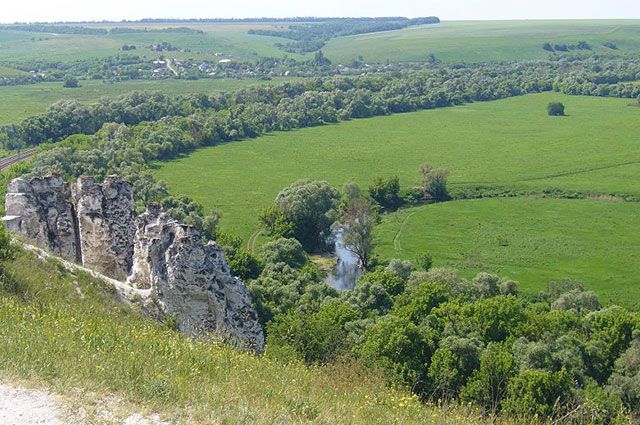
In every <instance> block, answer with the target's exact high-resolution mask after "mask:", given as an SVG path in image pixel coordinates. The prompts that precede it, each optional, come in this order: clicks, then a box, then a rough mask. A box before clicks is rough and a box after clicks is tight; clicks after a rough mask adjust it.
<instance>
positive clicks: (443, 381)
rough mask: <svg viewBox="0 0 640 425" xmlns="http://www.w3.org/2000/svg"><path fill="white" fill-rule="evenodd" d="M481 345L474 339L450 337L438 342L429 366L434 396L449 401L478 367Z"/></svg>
mask: <svg viewBox="0 0 640 425" xmlns="http://www.w3.org/2000/svg"><path fill="white" fill-rule="evenodd" d="M481 345H482V343H481V342H480V341H479V340H477V339H475V338H461V337H455V336H450V337H447V338H444V339H443V340H442V341H440V344H439V347H438V349H437V350H436V351H435V353H434V354H433V357H432V359H431V365H430V366H429V372H428V377H429V381H430V384H431V386H432V388H433V394H434V396H436V395H437V396H439V398H442V399H445V400H450V399H452V398H454V397H455V396H456V395H457V394H458V393H459V392H460V389H461V388H462V387H463V386H464V385H465V384H466V382H467V379H469V377H470V376H471V374H472V373H473V372H474V371H475V370H476V369H478V367H479V366H480V352H481V349H482V346H481Z"/></svg>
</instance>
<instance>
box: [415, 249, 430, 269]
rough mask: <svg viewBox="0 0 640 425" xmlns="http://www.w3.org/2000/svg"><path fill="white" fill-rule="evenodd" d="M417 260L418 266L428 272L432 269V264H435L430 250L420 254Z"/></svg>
mask: <svg viewBox="0 0 640 425" xmlns="http://www.w3.org/2000/svg"><path fill="white" fill-rule="evenodd" d="M416 262H417V263H418V268H420V269H422V270H424V271H425V272H428V271H429V270H430V269H431V266H433V257H432V256H431V254H429V253H428V252H423V253H421V254H418V257H417V258H416Z"/></svg>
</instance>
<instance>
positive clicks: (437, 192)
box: [420, 164, 449, 201]
mask: <svg viewBox="0 0 640 425" xmlns="http://www.w3.org/2000/svg"><path fill="white" fill-rule="evenodd" d="M420 174H422V190H423V192H424V196H425V197H428V198H431V199H434V200H436V201H444V200H447V199H448V198H449V192H448V191H447V176H448V175H449V170H447V169H445V168H434V167H433V166H432V165H429V164H422V165H421V166H420Z"/></svg>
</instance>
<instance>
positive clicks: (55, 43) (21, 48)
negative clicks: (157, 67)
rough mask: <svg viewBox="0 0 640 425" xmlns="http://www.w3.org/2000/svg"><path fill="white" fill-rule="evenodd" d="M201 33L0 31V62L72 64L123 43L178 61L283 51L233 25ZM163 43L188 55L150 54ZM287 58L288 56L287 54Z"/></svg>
mask: <svg viewBox="0 0 640 425" xmlns="http://www.w3.org/2000/svg"><path fill="white" fill-rule="evenodd" d="M193 27H194V28H196V29H202V30H203V31H205V32H204V34H198V33H160V32H152V31H149V32H145V33H130V34H115V35H110V34H109V35H99V36H98V35H72V34H48V33H30V32H20V31H11V30H6V29H5V30H0V62H23V61H28V60H42V58H47V60H50V61H73V60H82V59H90V58H95V57H105V56H112V55H116V54H120V53H122V52H121V51H120V48H121V47H122V46H123V45H124V44H132V45H135V46H136V47H137V48H138V49H137V50H136V51H134V52H130V54H134V55H138V56H143V57H147V58H157V57H158V56H160V55H162V54H164V55H165V56H169V57H175V58H179V59H184V58H194V59H203V60H205V59H206V60H218V59H219V58H216V57H214V56H213V54H214V53H224V54H225V55H226V56H227V57H230V58H233V59H236V60H252V59H255V58H257V57H258V56H275V57H281V56H284V55H285V52H283V51H281V50H279V49H278V48H276V47H275V44H276V43H277V42H279V41H281V40H280V39H279V38H274V37H265V36H258V35H249V34H247V32H246V30H248V29H249V27H245V28H243V30H242V31H239V30H238V28H237V27H236V26H235V25H232V24H231V25H227V26H225V25H217V26H215V27H209V26H203V27H202V28H199V27H198V26H197V25H195V26H193ZM162 41H166V42H168V43H171V44H172V45H173V46H176V47H178V48H188V49H191V52H162V53H160V52H152V51H151V50H150V49H148V48H147V46H149V45H150V44H153V43H159V42H162ZM290 56H291V55H290Z"/></svg>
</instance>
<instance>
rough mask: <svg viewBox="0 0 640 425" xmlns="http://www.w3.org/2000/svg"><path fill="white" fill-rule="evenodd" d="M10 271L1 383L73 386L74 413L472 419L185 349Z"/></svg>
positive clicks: (411, 400)
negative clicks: (84, 409)
mask: <svg viewBox="0 0 640 425" xmlns="http://www.w3.org/2000/svg"><path fill="white" fill-rule="evenodd" d="M8 271H9V274H10V275H11V276H12V277H13V278H12V279H9V280H5V281H3V282H2V284H0V328H1V329H2V333H1V335H0V376H3V377H8V378H9V379H27V380H33V379H36V380H44V381H45V383H46V384H48V385H50V386H52V387H53V389H54V390H56V391H59V392H61V393H63V394H67V395H68V394H70V392H71V393H74V391H75V390H74V389H76V388H82V391H81V392H80V394H79V395H78V397H80V398H81V399H80V400H79V401H78V400H74V401H75V403H76V404H82V401H83V400H82V397H83V396H86V395H87V394H91V393H97V396H96V395H91V396H90V397H91V399H92V400H90V401H93V400H95V399H96V398H98V399H100V398H101V397H111V398H112V396H113V395H115V396H116V397H118V398H121V399H124V400H126V401H127V402H128V403H130V404H132V405H134V406H135V409H136V410H138V411H141V410H142V411H152V412H158V413H160V414H162V416H163V417H164V418H166V419H171V420H172V423H176V424H179V423H184V424H205V423H206V424H211V423H216V424H217V423H221V424H273V423H318V424H336V423H350V424H376V423H377V424H419V423H420V424H423V423H426V424H430V423H442V421H443V420H445V419H446V422H447V423H452V424H458V423H459V424H471V423H478V422H479V421H478V420H474V419H473V416H470V415H467V414H465V413H464V412H463V411H460V410H455V411H446V410H439V409H434V408H428V407H424V406H422V405H421V404H420V403H419V402H418V401H417V400H416V398H415V397H411V396H410V395H409V394H408V393H407V392H404V391H396V390H391V389H388V388H386V387H385V385H384V383H383V381H382V380H381V379H380V378H379V377H378V376H377V375H376V374H374V373H372V372H371V371H365V370H364V369H363V368H361V367H359V366H358V365H357V364H354V363H352V362H348V363H344V364H338V365H332V366H327V367H313V368H309V367H305V366H304V365H302V364H300V363H298V362H296V361H284V360H277V359H276V358H275V356H273V355H269V354H268V355H267V356H266V357H263V358H258V357H254V356H251V355H248V354H243V353H240V352H236V351H234V350H232V349H231V348H229V347H224V346H219V345H216V344H206V343H203V342H196V341H193V340H190V339H188V338H186V337H185V336H183V335H180V334H178V333H176V332H175V331H172V330H170V329H168V328H167V327H165V326H163V325H161V324H159V323H157V322H155V321H153V320H151V319H145V318H143V317H142V316H141V315H139V314H138V313H136V312H134V311H131V310H129V309H128V308H127V307H125V306H123V305H122V304H117V303H116V302H115V301H114V300H113V299H112V296H111V295H110V294H109V293H108V291H107V292H105V291H103V290H102V289H101V286H103V285H101V284H100V283H98V282H96V281H93V280H91V279H90V278H88V277H87V276H85V275H82V274H78V275H72V274H69V273H67V272H65V271H64V270H62V269H61V268H59V267H57V266H56V264H55V263H53V262H49V263H41V262H40V261H38V260H36V259H35V258H34V257H33V256H32V255H24V254H22V255H19V257H18V259H17V260H15V261H14V262H12V263H11V264H9V266H8ZM5 379H6V378H5ZM74 394H75V393H74ZM100 423H102V422H100Z"/></svg>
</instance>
